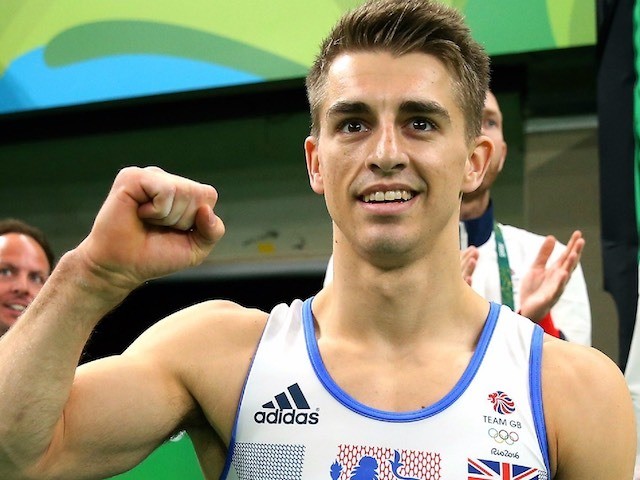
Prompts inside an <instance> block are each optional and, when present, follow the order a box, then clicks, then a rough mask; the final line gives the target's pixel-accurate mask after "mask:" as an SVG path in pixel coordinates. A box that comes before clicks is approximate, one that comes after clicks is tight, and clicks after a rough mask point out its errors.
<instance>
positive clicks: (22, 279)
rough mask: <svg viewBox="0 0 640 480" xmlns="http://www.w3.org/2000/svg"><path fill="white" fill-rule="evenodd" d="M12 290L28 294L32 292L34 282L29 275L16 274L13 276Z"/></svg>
mask: <svg viewBox="0 0 640 480" xmlns="http://www.w3.org/2000/svg"><path fill="white" fill-rule="evenodd" d="M11 290H12V291H13V292H14V293H19V294H22V295H26V294H29V293H31V291H32V284H31V282H30V281H29V279H28V278H27V275H16V276H15V277H14V278H13V283H12V285H11Z"/></svg>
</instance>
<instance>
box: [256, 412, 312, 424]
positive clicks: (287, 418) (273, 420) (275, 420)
mask: <svg viewBox="0 0 640 480" xmlns="http://www.w3.org/2000/svg"><path fill="white" fill-rule="evenodd" d="M318 417H319V414H318V412H311V413H307V412H298V411H296V410H289V411H287V412H285V411H284V410H275V411H272V412H263V411H258V412H256V413H255V415H254V416H253V419H254V420H255V421H256V423H269V424H280V423H284V424H287V425H293V424H294V423H295V424H297V425H315V424H317V423H318V419H319V418H318Z"/></svg>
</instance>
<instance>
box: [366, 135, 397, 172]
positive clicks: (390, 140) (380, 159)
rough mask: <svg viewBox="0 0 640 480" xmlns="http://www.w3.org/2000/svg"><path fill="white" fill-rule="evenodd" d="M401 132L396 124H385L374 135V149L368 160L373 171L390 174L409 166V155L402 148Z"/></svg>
mask: <svg viewBox="0 0 640 480" xmlns="http://www.w3.org/2000/svg"><path fill="white" fill-rule="evenodd" d="M400 135H401V134H400V133H399V132H398V131H397V129H396V127H395V125H392V124H389V125H384V126H382V127H381V128H379V130H378V135H377V136H374V141H375V145H374V149H373V152H372V153H371V156H370V157H369V160H368V162H367V163H368V165H367V166H368V167H369V169H371V170H373V171H379V172H380V173H383V174H390V173H393V172H396V171H400V170H403V169H404V168H405V167H406V166H407V155H406V153H405V152H404V150H403V149H402V141H401V137H400Z"/></svg>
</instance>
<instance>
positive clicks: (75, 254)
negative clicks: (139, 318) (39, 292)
mask: <svg viewBox="0 0 640 480" xmlns="http://www.w3.org/2000/svg"><path fill="white" fill-rule="evenodd" d="M51 277H52V278H50V279H49V280H48V281H47V283H49V281H51V280H54V281H55V282H65V283H68V284H69V285H70V286H71V287H72V288H74V289H78V290H80V293H81V295H87V296H90V297H91V298H92V299H93V300H94V301H96V302H97V303H104V304H105V307H104V308H106V309H107V310H106V311H105V312H104V313H107V312H108V311H109V310H111V309H112V308H113V307H114V306H116V305H117V304H119V303H120V302H122V300H124V299H125V298H126V297H127V295H129V293H131V291H133V290H134V289H135V288H136V287H137V286H138V284H136V283H135V282H133V281H131V280H130V279H128V278H126V276H125V275H123V274H119V273H118V272H115V271H110V270H109V269H106V268H104V267H101V266H99V265H97V264H96V263H95V262H93V261H92V260H91V258H90V257H89V256H88V255H86V254H85V252H83V251H82V250H81V249H80V248H76V249H75V250H71V251H69V252H67V253H65V254H64V255H63V256H62V257H61V258H60V261H59V262H58V265H57V266H56V269H55V270H54V272H53V274H52V276H51ZM56 277H57V278H58V280H56Z"/></svg>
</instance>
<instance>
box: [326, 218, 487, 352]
mask: <svg viewBox="0 0 640 480" xmlns="http://www.w3.org/2000/svg"><path fill="white" fill-rule="evenodd" d="M452 225H453V226H452V228H448V230H451V232H449V234H446V235H443V236H441V237H440V238H439V241H438V243H440V244H439V245H438V244H436V245H432V247H431V248H430V249H425V250H424V251H421V252H419V253H420V254H419V255H418V254H416V256H415V259H414V261H412V262H408V263H407V264H405V265H402V266H399V267H396V268H391V269H385V268H380V267H378V266H376V265H374V264H373V263H372V262H371V261H370V260H367V259H365V258H363V256H362V255H358V254H357V253H356V252H354V251H353V250H351V249H349V247H348V246H347V245H345V244H348V242H339V241H338V242H335V243H334V247H336V248H335V250H334V271H333V281H332V282H331V284H330V285H329V286H328V287H327V288H326V289H324V290H323V291H322V292H321V294H319V295H318V297H317V301H315V302H314V313H315V314H316V318H317V319H318V321H319V324H320V331H321V334H322V335H325V334H329V335H331V333H330V332H335V331H336V330H340V331H341V335H344V336H350V337H354V338H357V337H363V336H366V335H374V336H376V337H378V338H384V339H385V342H391V343H397V344H403V343H406V342H407V341H409V342H412V341H414V340H416V339H417V338H424V337H425V335H426V336H428V337H434V336H446V335H454V334H455V333H454V332H459V331H460V326H461V324H463V323H467V322H471V321H478V320H479V321H480V322H482V321H484V316H485V315H486V312H485V310H486V301H484V300H483V299H481V298H480V297H478V296H477V295H476V294H475V293H474V292H473V291H472V290H471V289H470V288H469V287H468V285H467V284H466V283H465V282H464V281H463V279H462V276H461V275H460V252H459V249H458V242H457V236H458V224H457V221H456V222H455V223H453V224H452ZM476 297H477V298H476ZM479 311H480V312H481V313H480V314H479V315H478V312H479Z"/></svg>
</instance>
